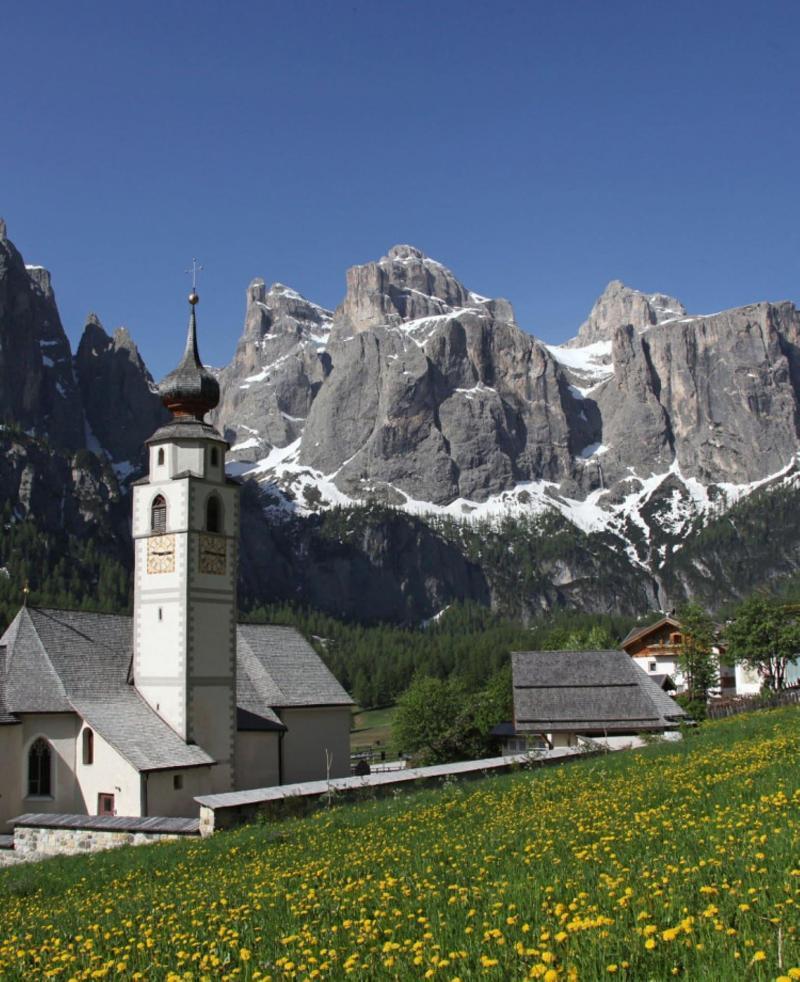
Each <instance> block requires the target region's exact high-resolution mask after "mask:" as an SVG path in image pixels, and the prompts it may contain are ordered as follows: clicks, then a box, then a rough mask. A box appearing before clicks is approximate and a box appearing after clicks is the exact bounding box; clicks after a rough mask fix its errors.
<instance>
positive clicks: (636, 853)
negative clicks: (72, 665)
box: [0, 709, 800, 982]
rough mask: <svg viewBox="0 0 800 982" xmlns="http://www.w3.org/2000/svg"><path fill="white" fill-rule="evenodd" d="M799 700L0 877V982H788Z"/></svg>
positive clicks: (798, 822) (795, 890) (796, 847)
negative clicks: (554, 764)
mask: <svg viewBox="0 0 800 982" xmlns="http://www.w3.org/2000/svg"><path fill="white" fill-rule="evenodd" d="M798 905H800V713H799V712H798V711H797V709H784V710H777V711H773V712H768V713H767V712H765V713H761V714H754V715H752V716H741V717H738V718H734V719H729V720H724V721H720V722H716V723H713V724H708V725H705V726H703V727H702V728H701V729H700V730H699V731H698V732H696V733H692V734H690V735H689V737H688V738H687V739H686V740H685V741H684V742H683V743H682V744H678V745H663V744H661V745H654V746H650V747H647V748H645V749H644V750H642V751H638V752H635V753H624V754H617V755H611V756H604V757H600V758H598V757H592V758H587V759H585V760H582V761H579V762H577V763H575V764H571V765H568V766H565V767H561V768H551V769H542V770H530V771H520V772H518V773H516V774H513V775H508V776H505V777H495V778H489V779H484V780H482V781H478V782H475V783H472V784H447V783H446V784H445V785H444V786H443V787H441V788H440V789H437V790H427V791H419V792H416V793H413V792H410V793H409V792H404V793H403V794H400V795H398V796H396V797H394V798H391V797H390V798H387V799H383V800H380V801H364V802H361V803H358V804H353V805H347V806H338V807H337V806H334V807H333V808H332V809H330V810H326V811H321V812H319V813H317V814H315V815H314V816H312V817H309V818H304V819H293V820H287V821H285V822H283V823H281V824H276V825H256V826H251V827H248V828H245V829H241V830H238V831H235V832H231V833H225V834H220V835H217V836H215V837H213V838H212V839H210V840H206V841H197V840H195V841H192V842H181V843H177V844H163V845H155V846H149V847H141V848H139V849H126V850H119V851H117V852H110V853H105V854H99V855H95V856H89V857H80V858H69V859H66V858H65V859H56V860H49V861H46V862H43V863H40V864H34V865H30V866H22V867H16V868H11V869H9V870H6V871H2V872H0V977H2V978H3V979H25V980H28V979H39V978H58V979H89V978H110V977H115V978H132V979H159V980H160V979H167V980H177V979H195V980H197V979H204V978H207V979H219V978H223V979H274V980H278V979H281V980H282V979H339V978H344V977H346V976H348V975H349V976H353V977H355V978H364V979H377V980H380V979H417V978H427V979H441V980H447V982H454V980H458V979H461V980H466V979H494V980H506V979H523V978H534V979H537V978H538V979H543V980H545V982H555V980H558V979H600V978H609V977H615V978H617V979H630V980H649V979H658V980H660V979H669V978H672V977H678V978H687V979H709V980H712V979H713V980H729V979H748V980H750V979H752V980H774V979H782V980H786V979H797V978H800V939H799V938H798V931H799V930H800V914H799V913H798Z"/></svg>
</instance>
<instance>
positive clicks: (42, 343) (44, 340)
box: [0, 236, 83, 449]
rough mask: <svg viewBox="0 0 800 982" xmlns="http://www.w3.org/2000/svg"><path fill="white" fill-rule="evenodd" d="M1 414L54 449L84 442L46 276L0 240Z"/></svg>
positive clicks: (66, 344) (65, 346)
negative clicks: (44, 437)
mask: <svg viewBox="0 0 800 982" xmlns="http://www.w3.org/2000/svg"><path fill="white" fill-rule="evenodd" d="M0 413H2V414H4V415H5V416H7V417H8V418H10V419H12V420H14V421H15V422H17V423H19V424H20V425H21V426H23V427H24V428H25V429H26V430H28V431H29V432H31V433H35V434H44V433H46V434H47V436H48V438H49V439H50V441H51V442H52V444H53V445H54V446H57V447H60V448H70V449H74V448H77V447H80V446H81V445H82V442H83V427H82V423H81V411H80V398H79V395H78V392H77V388H76V385H75V379H74V376H73V374H72V359H71V353H70V347H69V341H68V340H67V337H66V335H65V333H64V329H63V327H62V325H61V318H60V317H59V314H58V308H57V307H56V303H55V298H54V296H53V290H52V287H51V284H50V274H49V273H48V272H47V270H46V269H43V268H42V267H40V266H26V265H25V262H24V260H23V258H22V256H21V255H20V254H19V252H18V251H17V249H16V248H15V247H14V244H13V243H12V242H11V240H10V239H8V238H7V237H5V236H2V237H0Z"/></svg>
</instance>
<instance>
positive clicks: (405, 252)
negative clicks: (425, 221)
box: [337, 245, 471, 334]
mask: <svg viewBox="0 0 800 982" xmlns="http://www.w3.org/2000/svg"><path fill="white" fill-rule="evenodd" d="M470 303H471V295H470V292H469V290H467V289H466V287H465V286H464V285H463V284H462V283H460V282H459V280H457V279H456V277H455V275H454V274H453V273H452V271H451V270H449V269H448V268H447V267H446V266H443V265H442V264H441V263H439V262H437V261H436V260H435V259H431V258H429V257H428V256H426V255H425V253H424V252H423V251H422V250H421V249H418V248H416V246H411V245H396V246H393V247H392V248H391V249H390V250H389V251H388V253H387V254H386V255H385V256H383V257H382V258H381V259H379V260H378V261H377V262H371V263H365V264H364V265H362V266H352V267H351V268H350V269H349V270H348V271H347V294H346V296H345V298H344V301H343V302H342V304H341V306H340V307H339V309H338V310H337V315H339V317H338V319H340V320H341V321H342V322H343V326H344V327H345V328H347V329H349V330H350V331H352V332H353V333H356V334H357V333H360V332H361V331H367V330H369V329H370V328H371V327H375V326H377V325H378V324H387V325H391V324H395V325H397V324H399V323H402V322H403V321H410V320H418V319H419V318H422V317H437V316H439V315H440V314H447V313H450V312H451V311H452V310H453V309H454V308H458V307H466V306H469V304H470Z"/></svg>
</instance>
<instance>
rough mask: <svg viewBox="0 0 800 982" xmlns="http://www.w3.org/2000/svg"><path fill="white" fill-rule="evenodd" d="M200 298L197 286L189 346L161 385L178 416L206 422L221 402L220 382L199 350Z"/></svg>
mask: <svg viewBox="0 0 800 982" xmlns="http://www.w3.org/2000/svg"><path fill="white" fill-rule="evenodd" d="M199 300H200V297H198V295H197V293H196V291H195V289H194V287H193V288H192V292H191V293H190V294H189V304H190V305H191V313H190V314H189V330H188V332H187V334H186V348H185V350H184V352H183V358H182V359H181V362H180V364H179V365H178V367H177V368H176V369H175V370H174V371H172V372H170V373H169V375H167V377H166V378H165V379H164V380H163V381H162V382H161V384H160V385H159V387H158V392H159V395H160V396H161V401H162V402H163V403H164V405H165V406H166V407H167V409H169V411H170V412H171V413H172V415H173V416H174V417H176V418H177V419H181V418H182V419H187V418H193V419H197V420H200V421H201V422H202V421H203V416H205V414H206V413H207V412H210V411H211V410H212V409H214V407H215V406H216V405H217V404H218V403H219V382H217V380H216V379H215V378H214V376H213V375H212V374H211V373H210V372H208V371H207V370H206V369H205V368H203V363H202V362H201V361H200V354H199V353H198V350H197V319H196V317H195V308H196V306H197V303H198V301H199Z"/></svg>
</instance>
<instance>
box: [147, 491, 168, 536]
mask: <svg viewBox="0 0 800 982" xmlns="http://www.w3.org/2000/svg"><path fill="white" fill-rule="evenodd" d="M150 530H151V531H152V532H166V531H167V499H166V498H165V497H164V495H163V494H157V495H156V496H155V498H153V504H152V505H151V506H150Z"/></svg>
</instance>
